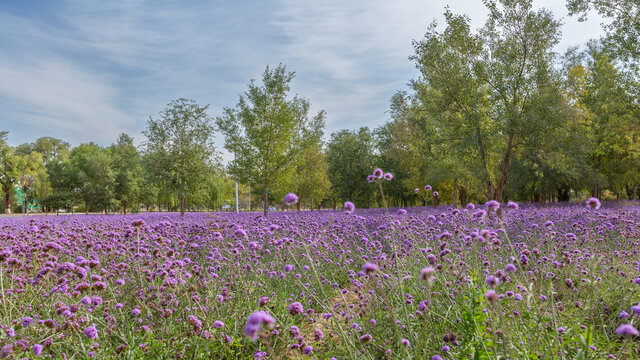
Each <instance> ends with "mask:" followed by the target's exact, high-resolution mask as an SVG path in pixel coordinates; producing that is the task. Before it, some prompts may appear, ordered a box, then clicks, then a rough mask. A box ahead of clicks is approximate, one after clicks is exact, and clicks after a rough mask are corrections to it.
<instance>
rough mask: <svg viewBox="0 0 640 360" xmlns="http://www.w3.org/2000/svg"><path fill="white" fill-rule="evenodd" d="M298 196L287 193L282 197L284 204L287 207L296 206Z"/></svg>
mask: <svg viewBox="0 0 640 360" xmlns="http://www.w3.org/2000/svg"><path fill="white" fill-rule="evenodd" d="M298 200H299V199H298V195H296V194H294V193H288V194H287V195H285V196H284V204H285V205H287V206H291V205H293V204H296V203H297V202H298Z"/></svg>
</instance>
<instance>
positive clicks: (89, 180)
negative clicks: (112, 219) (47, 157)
mask: <svg viewBox="0 0 640 360" xmlns="http://www.w3.org/2000/svg"><path fill="white" fill-rule="evenodd" d="M65 165H66V166H64V172H65V174H64V181H65V184H64V186H65V187H66V188H68V189H71V192H74V193H76V194H77V195H78V196H79V197H80V198H81V199H82V200H83V201H84V205H85V213H87V214H88V213H89V207H90V206H92V207H94V208H95V209H99V210H104V211H105V212H107V211H108V210H109V209H110V208H111V207H113V206H115V205H116V204H117V201H116V200H115V193H114V184H115V176H114V173H113V170H112V169H111V158H110V156H109V153H108V150H106V149H103V148H101V147H99V146H98V145H96V144H94V143H88V144H81V145H80V146H78V147H76V148H74V149H73V150H71V155H70V156H69V160H68V164H65Z"/></svg>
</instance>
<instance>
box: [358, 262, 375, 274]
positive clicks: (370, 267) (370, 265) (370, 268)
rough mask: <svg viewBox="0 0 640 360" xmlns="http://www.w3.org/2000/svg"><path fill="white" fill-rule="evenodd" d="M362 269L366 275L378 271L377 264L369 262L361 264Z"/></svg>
mask: <svg viewBox="0 0 640 360" xmlns="http://www.w3.org/2000/svg"><path fill="white" fill-rule="evenodd" d="M362 271H364V272H365V273H367V275H370V274H372V273H374V272H376V271H378V265H376V264H373V263H370V262H368V263H365V264H364V265H362Z"/></svg>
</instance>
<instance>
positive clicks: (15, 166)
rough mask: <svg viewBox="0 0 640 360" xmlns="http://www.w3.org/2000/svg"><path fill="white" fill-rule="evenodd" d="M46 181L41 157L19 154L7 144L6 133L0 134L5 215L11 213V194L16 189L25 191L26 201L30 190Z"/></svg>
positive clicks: (34, 154) (1, 177) (0, 183)
mask: <svg viewBox="0 0 640 360" xmlns="http://www.w3.org/2000/svg"><path fill="white" fill-rule="evenodd" d="M46 181H47V175H46V171H45V169H44V165H43V163H42V155H41V154H39V153H37V152H32V153H29V154H20V153H17V152H16V151H15V149H14V148H12V147H11V146H9V144H7V132H0V186H1V187H2V193H3V194H4V205H5V213H7V214H10V213H11V206H12V198H13V192H14V191H15V189H16V187H18V186H19V187H21V188H22V190H23V191H25V200H27V201H28V199H29V196H30V195H31V192H32V190H35V189H38V188H39V187H41V186H43V184H45V183H46Z"/></svg>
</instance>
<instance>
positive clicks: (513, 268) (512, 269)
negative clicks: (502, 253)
mask: <svg viewBox="0 0 640 360" xmlns="http://www.w3.org/2000/svg"><path fill="white" fill-rule="evenodd" d="M516 270H517V268H516V266H515V265H513V264H507V266H505V267H504V271H506V272H515V271H516Z"/></svg>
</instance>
